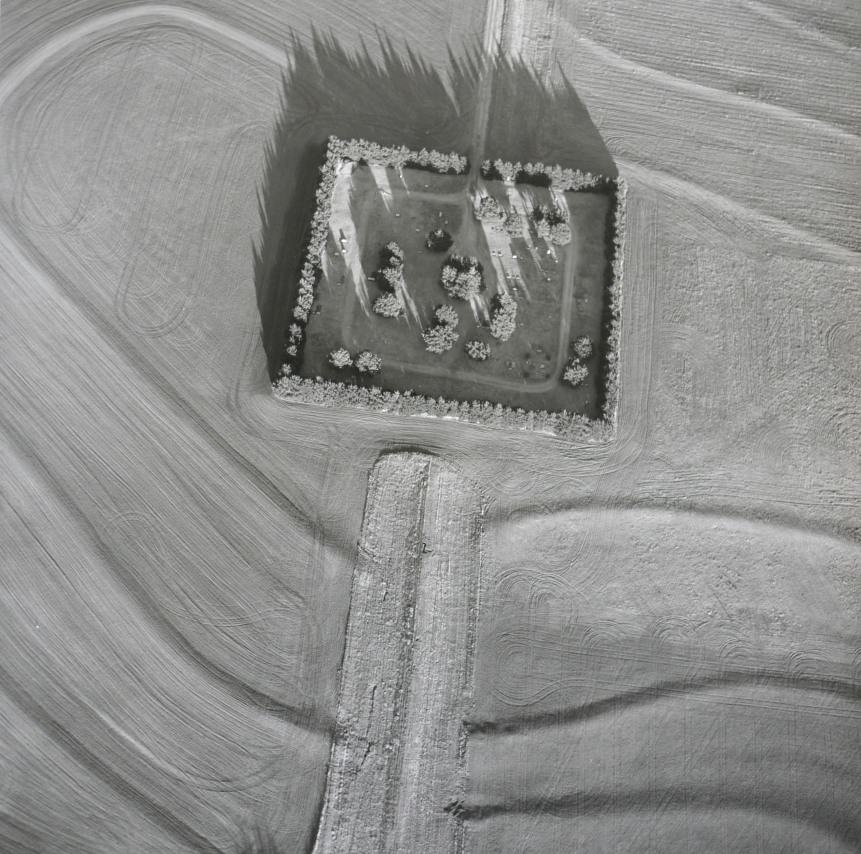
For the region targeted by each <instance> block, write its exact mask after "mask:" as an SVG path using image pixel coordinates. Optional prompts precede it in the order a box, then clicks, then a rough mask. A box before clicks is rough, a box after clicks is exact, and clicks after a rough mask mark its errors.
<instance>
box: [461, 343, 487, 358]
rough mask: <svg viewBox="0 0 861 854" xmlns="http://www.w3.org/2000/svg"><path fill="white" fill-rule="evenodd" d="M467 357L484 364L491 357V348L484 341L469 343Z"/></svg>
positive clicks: (467, 344)
mask: <svg viewBox="0 0 861 854" xmlns="http://www.w3.org/2000/svg"><path fill="white" fill-rule="evenodd" d="M466 355H467V356H469V358H470V359H475V360H476V361H477V362H483V361H484V360H485V359H487V357H488V356H489V355H490V347H488V346H487V344H485V343H484V342H483V341H467V342H466Z"/></svg>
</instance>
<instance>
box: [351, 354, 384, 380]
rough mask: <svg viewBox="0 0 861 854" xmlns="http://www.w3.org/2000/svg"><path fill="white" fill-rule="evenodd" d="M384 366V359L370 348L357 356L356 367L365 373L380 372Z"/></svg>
mask: <svg viewBox="0 0 861 854" xmlns="http://www.w3.org/2000/svg"><path fill="white" fill-rule="evenodd" d="M382 367H383V360H382V359H381V358H380V357H379V356H378V355H377V354H376V353H371V352H370V351H369V350H363V351H362V352H361V353H359V355H358V356H357V357H356V368H358V370H359V372H360V373H363V374H378V373H379V372H380V369H381V368H382Z"/></svg>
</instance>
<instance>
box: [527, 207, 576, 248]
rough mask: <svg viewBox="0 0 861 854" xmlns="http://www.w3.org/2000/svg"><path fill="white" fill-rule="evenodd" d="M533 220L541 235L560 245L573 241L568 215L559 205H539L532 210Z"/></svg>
mask: <svg viewBox="0 0 861 854" xmlns="http://www.w3.org/2000/svg"><path fill="white" fill-rule="evenodd" d="M532 221H533V222H534V223H535V230H536V232H537V233H538V236H539V237H543V238H544V239H545V240H549V241H550V242H551V243H558V244H559V245H560V246H563V245H565V244H566V243H569V242H570V241H571V227H570V226H569V225H568V217H567V216H566V214H565V212H564V211H563V210H562V209H561V208H560V207H559V206H558V205H553V206H552V207H551V206H550V205H538V206H536V207H535V208H533V210H532Z"/></svg>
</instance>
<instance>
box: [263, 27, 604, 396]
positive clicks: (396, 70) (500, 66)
mask: <svg viewBox="0 0 861 854" xmlns="http://www.w3.org/2000/svg"><path fill="white" fill-rule="evenodd" d="M378 40H379V45H378V47H379V54H380V57H381V58H380V59H377V58H375V57H373V56H372V54H371V52H370V50H369V49H368V47H367V45H363V46H362V48H361V49H360V50H359V51H358V52H356V53H348V52H347V51H346V49H345V48H344V47H343V45H341V44H340V43H339V42H338V41H337V40H336V39H335V38H334V37H332V36H325V35H323V34H321V33H319V32H315V33H313V34H312V37H311V39H310V43H306V42H303V41H302V40H300V39H299V38H298V37H297V36H294V37H293V39H292V42H291V44H290V45H289V46H288V51H287V67H286V70H285V71H284V73H283V75H282V92H281V100H280V108H279V115H278V117H277V121H276V124H275V129H274V132H273V137H272V140H271V141H270V143H269V144H268V145H267V147H266V151H265V167H264V177H263V180H262V184H261V186H260V187H259V189H258V204H259V208H260V219H261V232H260V237H259V239H258V240H257V242H256V244H255V245H254V246H253V247H252V253H253V263H254V283H255V289H256V293H257V307H258V311H259V314H260V322H261V338H262V343H263V348H264V352H265V354H266V361H267V365H268V370H269V375H270V377H271V378H272V379H274V378H275V377H276V376H277V375H278V373H279V371H280V368H281V365H282V363H283V361H284V359H283V356H284V347H285V343H286V333H287V327H288V326H289V323H290V308H291V305H292V303H293V300H294V298H295V288H296V285H297V282H298V272H299V269H300V266H301V261H302V254H303V251H304V248H305V241H306V239H307V234H308V229H309V224H310V221H311V217H312V216H313V212H314V201H315V191H316V186H317V180H318V177H319V166H320V164H321V163H322V158H323V153H324V151H325V146H326V140H327V139H328V137H329V136H331V135H335V136H338V137H341V138H344V139H351V138H363V139H369V140H373V141H374V142H378V143H380V144H382V145H398V146H400V145H405V146H407V147H408V148H411V149H421V148H428V149H436V150H438V151H442V152H449V151H454V152H458V153H462V154H468V155H469V156H470V157H471V158H479V159H483V158H485V157H490V158H492V159H495V158H502V159H504V160H510V161H518V160H519V161H521V162H526V161H527V160H532V161H541V162H546V163H548V164H558V165H560V166H562V167H570V168H577V169H581V170H582V171H584V172H585V171H591V172H594V173H599V174H604V175H607V176H609V177H615V176H616V174H617V170H616V167H615V164H614V162H613V159H612V157H611V156H610V153H609V152H608V150H607V148H606V146H605V145H604V142H603V140H602V139H601V136H600V134H599V133H598V130H597V128H596V127H595V125H594V123H593V122H592V120H591V118H590V117H589V114H588V111H587V110H586V108H585V106H584V105H583V103H582V102H581V101H580V99H579V98H578V96H577V94H576V92H575V91H574V88H573V86H572V85H571V84H570V82H569V81H568V80H567V79H566V80H563V83H562V85H557V86H548V85H546V84H544V83H542V82H541V80H539V78H538V77H537V75H536V74H535V72H534V71H533V70H532V69H531V68H530V67H529V66H527V65H525V64H524V63H523V62H521V61H519V60H515V59H511V58H509V57H504V56H497V57H492V58H483V57H482V54H481V49H480V46H479V45H478V44H476V45H475V46H474V47H472V48H470V49H468V50H467V51H466V52H465V53H463V54H462V55H460V56H455V55H454V54H453V53H452V52H451V50H449V55H448V68H447V69H446V70H445V71H444V72H441V71H440V70H439V69H436V68H433V67H431V66H430V64H429V63H428V62H426V61H425V60H424V59H423V58H422V57H421V56H419V55H418V54H417V53H415V51H413V50H412V49H411V48H409V47H408V46H405V47H404V48H403V49H401V50H398V49H396V47H395V46H394V45H393V44H392V42H391V41H390V40H389V39H388V38H387V37H386V36H385V35H383V34H381V33H380V34H378ZM487 75H490V77H488V76H487ZM488 79H491V80H493V84H492V87H487V88H485V87H482V85H481V84H482V81H483V80H488ZM488 92H489V97H490V104H489V109H488V126H487V131H486V133H485V134H484V138H485V140H486V145H485V151H481V152H473V151H470V150H469V149H470V145H471V142H472V140H473V137H474V128H473V125H474V117H475V114H476V110H477V107H478V101H479V98H481V97H486V96H487V94H486V93H488Z"/></svg>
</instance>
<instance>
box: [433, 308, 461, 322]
mask: <svg viewBox="0 0 861 854" xmlns="http://www.w3.org/2000/svg"><path fill="white" fill-rule="evenodd" d="M433 319H434V321H435V322H436V323H437V324H442V325H445V326H457V319H458V318H457V312H456V311H455V310H454V306H451V305H441V306H439V307H438V308H437V310H436V311H435V312H434V313H433Z"/></svg>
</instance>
